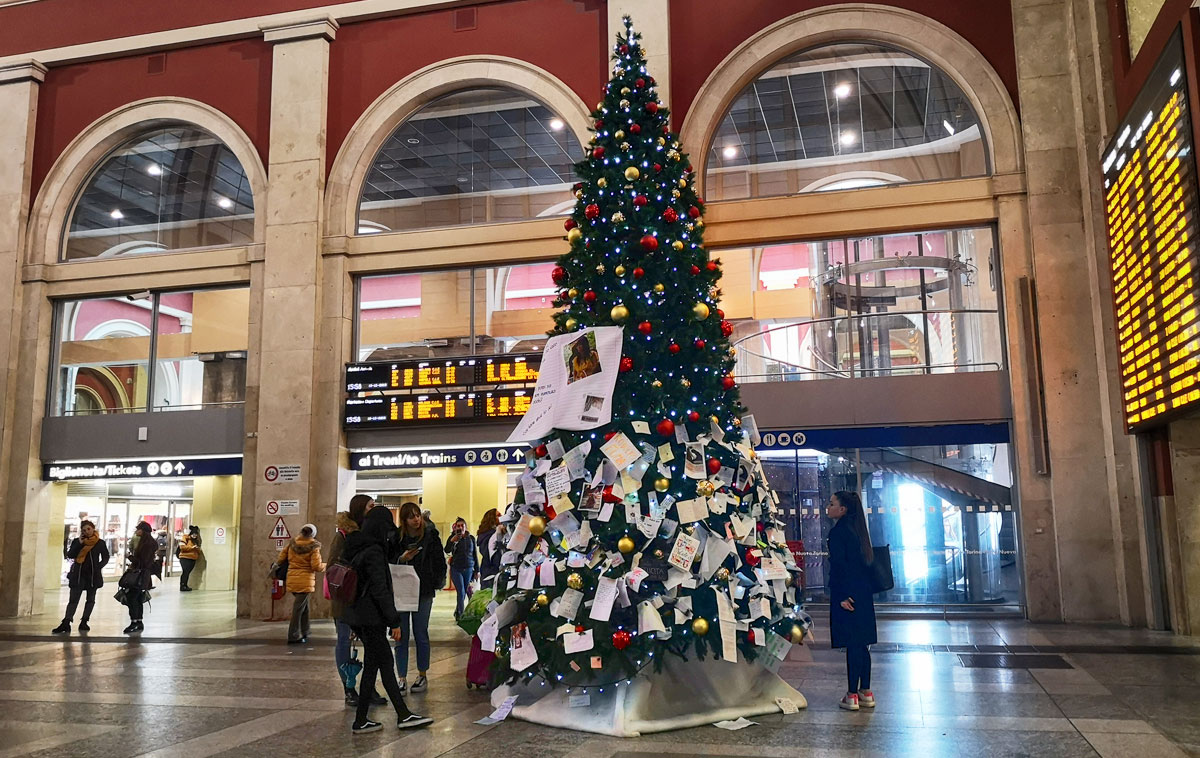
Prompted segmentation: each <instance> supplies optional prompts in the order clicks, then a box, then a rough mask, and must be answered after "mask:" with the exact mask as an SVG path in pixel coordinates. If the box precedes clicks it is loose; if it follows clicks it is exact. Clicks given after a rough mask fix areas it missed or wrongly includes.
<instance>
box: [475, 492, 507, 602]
mask: <svg viewBox="0 0 1200 758" xmlns="http://www.w3.org/2000/svg"><path fill="white" fill-rule="evenodd" d="M503 529H504V527H502V526H500V515H499V513H498V512H497V511H496V509H495V508H489V509H488V512H487V513H485V514H483V519H482V520H481V521H480V522H479V530H478V531H477V532H476V541H477V542H478V543H479V586H480V587H484V588H487V589H491V586H492V582H493V581H494V580H495V578H496V574H499V573H500V554H501V553H503V552H504V546H503V545H502V544H496V545H493V544H492V542H493V538H494V537H496V535H497V533H498V532H499V534H500V535H501V536H503Z"/></svg>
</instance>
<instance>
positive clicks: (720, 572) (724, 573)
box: [717, 566, 729, 582]
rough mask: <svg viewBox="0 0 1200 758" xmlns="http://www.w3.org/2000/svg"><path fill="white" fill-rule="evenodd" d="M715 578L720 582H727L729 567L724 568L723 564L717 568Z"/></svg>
mask: <svg viewBox="0 0 1200 758" xmlns="http://www.w3.org/2000/svg"><path fill="white" fill-rule="evenodd" d="M717 579H720V580H721V581H722V582H728V581H729V569H727V568H725V567H724V566H722V567H721V568H719V569H717Z"/></svg>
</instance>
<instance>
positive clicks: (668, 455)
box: [658, 442, 675, 463]
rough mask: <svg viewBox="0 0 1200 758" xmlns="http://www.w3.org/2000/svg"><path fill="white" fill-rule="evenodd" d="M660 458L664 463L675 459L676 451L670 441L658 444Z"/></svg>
mask: <svg viewBox="0 0 1200 758" xmlns="http://www.w3.org/2000/svg"><path fill="white" fill-rule="evenodd" d="M658 460H659V461H660V462H662V463H670V462H671V461H673V460H675V453H674V451H672V450H671V443H670V442H664V443H662V444H661V445H659V446H658Z"/></svg>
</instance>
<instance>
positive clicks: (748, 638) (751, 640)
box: [746, 629, 754, 645]
mask: <svg viewBox="0 0 1200 758" xmlns="http://www.w3.org/2000/svg"><path fill="white" fill-rule="evenodd" d="M746 642H749V643H750V644H751V645H753V644H754V630H753V629H747V630H746Z"/></svg>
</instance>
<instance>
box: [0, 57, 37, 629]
mask: <svg viewBox="0 0 1200 758" xmlns="http://www.w3.org/2000/svg"><path fill="white" fill-rule="evenodd" d="M45 76H46V67H45V66H43V65H42V64H40V63H38V62H37V61H33V60H31V61H27V62H24V63H19V64H13V65H9V66H5V67H2V68H0V113H3V114H4V117H3V118H0V398H3V400H2V401H0V402H2V406H0V407H2V411H0V450H2V451H3V456H2V457H0V615H4V616H10V615H17V614H19V613H20V614H23V613H34V612H37V611H39V610H40V609H41V602H42V592H41V583H40V582H39V580H38V579H37V578H36V577H37V576H38V575H40V574H41V573H42V572H40V571H38V570H37V569H36V566H37V564H38V559H37V554H38V553H39V552H40V549H39V548H40V547H41V546H42V545H44V543H45V540H44V539H42V540H40V541H39V540H38V539H37V538H36V537H34V536H33V534H32V533H33V532H37V531H38V529H37V526H38V524H37V522H38V519H37V518H35V516H36V512H33V511H30V510H29V508H27V503H28V501H27V498H26V494H27V493H26V489H27V484H28V481H29V480H28V477H29V474H30V469H31V460H30V452H31V450H30V442H31V441H32V440H33V439H36V438H35V437H33V436H32V435H31V434H30V433H29V428H28V422H29V421H31V419H30V418H29V414H28V411H29V407H28V406H24V408H23V406H22V404H21V402H22V399H24V400H25V401H28V399H29V396H30V394H31V393H32V392H33V388H31V387H24V388H22V377H21V376H20V375H19V374H18V366H20V365H22V364H21V361H20V358H21V355H20V354H21V346H22V333H23V316H24V313H23V309H22V287H21V269H22V264H23V263H24V262H25V261H24V249H25V230H26V228H27V227H28V222H29V207H30V197H29V190H30V167H31V165H32V162H33V140H34V124H35V122H36V119H37V102H38V90H39V88H40V86H41V83H42V81H43V80H44V79H45ZM46 323H49V322H46ZM35 343H36V339H35ZM22 410H24V411H25V412H22ZM39 415H40V414H39ZM33 453H34V456H33V457H34V458H36V450H34V451H33ZM32 466H33V467H34V468H36V461H34V462H33V464H32ZM36 502H37V501H36V499H35V500H34V503H36ZM30 507H33V506H30Z"/></svg>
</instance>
